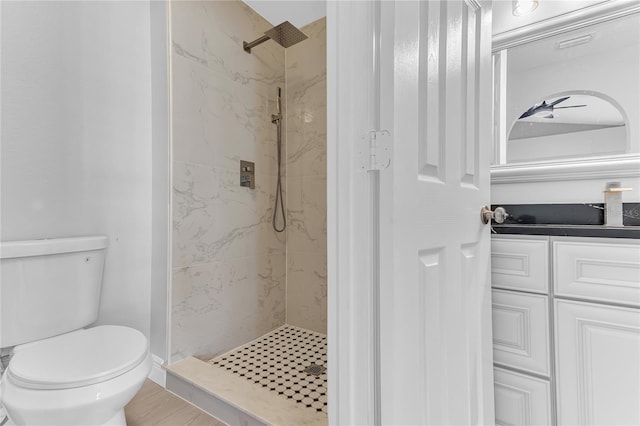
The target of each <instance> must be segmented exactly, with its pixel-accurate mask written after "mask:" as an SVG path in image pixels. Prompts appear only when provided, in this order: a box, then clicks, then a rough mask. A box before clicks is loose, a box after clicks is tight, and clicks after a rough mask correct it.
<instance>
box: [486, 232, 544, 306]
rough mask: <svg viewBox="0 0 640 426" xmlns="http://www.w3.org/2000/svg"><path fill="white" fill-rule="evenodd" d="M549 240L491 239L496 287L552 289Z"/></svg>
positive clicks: (492, 265)
mask: <svg viewBox="0 0 640 426" xmlns="http://www.w3.org/2000/svg"><path fill="white" fill-rule="evenodd" d="M548 271H549V241H548V239H547V238H546V237H545V239H516V238H508V239H507V238H497V237H494V238H493V239H492V240H491V285H492V286H493V287H496V288H506V289H511V290H527V291H532V292H535V293H548V292H549V272H548Z"/></svg>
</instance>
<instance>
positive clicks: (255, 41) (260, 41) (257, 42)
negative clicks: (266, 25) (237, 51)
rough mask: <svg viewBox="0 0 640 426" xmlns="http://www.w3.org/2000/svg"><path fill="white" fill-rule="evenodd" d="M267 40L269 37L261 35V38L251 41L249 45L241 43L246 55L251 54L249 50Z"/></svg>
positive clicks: (244, 42)
mask: <svg viewBox="0 0 640 426" xmlns="http://www.w3.org/2000/svg"><path fill="white" fill-rule="evenodd" d="M267 40H271V37H269V36H268V35H263V36H262V37H260V38H258V39H256V40H254V41H252V42H251V43H247V42H246V41H243V42H242V47H243V48H244V51H245V52H247V53H251V49H252V48H254V47H256V46H257V45H259V44H262V43H264V42H265V41H267Z"/></svg>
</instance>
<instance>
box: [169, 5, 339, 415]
mask: <svg viewBox="0 0 640 426" xmlns="http://www.w3.org/2000/svg"><path fill="white" fill-rule="evenodd" d="M284 20H286V19H283V21H284ZM170 21H171V25H170V28H171V34H170V36H171V43H170V45H171V51H170V62H171V75H170V79H171V100H172V105H171V121H172V126H171V128H172V134H171V137H172V150H173V152H172V191H173V193H172V202H171V209H172V215H173V226H172V259H171V278H172V282H171V287H172V291H171V332H170V341H171V345H170V346H171V348H170V350H171V359H170V360H169V362H168V366H167V372H168V374H167V387H168V388H169V389H170V390H172V391H174V392H176V393H178V394H179V395H181V396H183V397H184V398H186V399H188V400H190V401H191V402H193V403H195V404H196V405H199V406H200V407H201V408H203V409H205V410H206V411H209V412H210V413H211V414H213V415H214V416H216V417H218V418H220V419H221V420H223V421H225V422H227V423H229V424H239V423H242V422H245V423H246V422H248V423H250V424H260V423H271V424H299V423H305V424H306V423H308V424H326V422H327V417H326V412H327V407H326V376H327V374H326V368H327V367H328V366H327V363H326V327H327V325H326V323H327V283H326V280H327V266H326V258H327V256H326V248H327V243H326V216H327V213H326V23H325V19H324V18H322V19H320V20H317V21H314V22H311V23H309V24H306V25H302V26H300V27H299V28H296V27H294V26H293V24H296V23H295V22H294V23H293V24H291V23H283V24H280V25H277V26H275V27H274V25H273V24H272V23H269V22H267V21H266V20H265V19H264V18H262V17H261V16H260V15H259V14H258V13H256V12H255V11H253V10H252V9H251V8H250V7H249V6H248V5H246V4H245V3H243V2H241V1H226V2H219V1H204V2H195V1H194V2H190V1H185V2H172V3H171V7H170ZM280 22H281V21H280ZM296 25H297V24H296ZM262 34H265V35H264V36H262V37H260V36H261V35H262ZM256 37H260V38H258V40H256V42H255V43H254V42H251V40H254V38H256ZM260 40H262V41H260ZM247 41H249V42H247ZM258 41H260V42H259V43H258ZM274 41H276V42H274ZM246 45H250V47H249V50H250V52H247V51H246V50H245V47H247V46H246ZM285 52H286V54H285ZM229 141H233V143H231V142H229ZM241 159H250V160H251V161H250V162H245V161H244V160H241ZM239 163H240V166H239V165H238V164H239ZM256 164H257V165H258V166H257V167H256ZM238 167H240V176H239V175H238ZM248 188H251V190H247V189H248ZM282 348H289V349H290V350H289V351H283V350H281V349H282ZM252 356H253V357H254V358H255V361H254V360H253V359H252V358H251V357H252ZM225 360H226V361H225ZM230 360H231V361H230ZM248 360H251V363H252V364H251V366H250V367H251V368H247V367H248V366H249V361H248ZM236 361H237V362H236ZM221 385H222V386H221Z"/></svg>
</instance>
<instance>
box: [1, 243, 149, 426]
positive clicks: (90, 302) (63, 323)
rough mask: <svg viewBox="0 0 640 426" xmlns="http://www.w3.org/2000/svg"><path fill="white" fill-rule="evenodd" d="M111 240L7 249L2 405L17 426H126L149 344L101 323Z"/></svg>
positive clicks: (136, 333)
mask: <svg viewBox="0 0 640 426" xmlns="http://www.w3.org/2000/svg"><path fill="white" fill-rule="evenodd" d="M107 247H108V238H107V237H106V236H104V235H94V236H86V237H70V238H51V239H42V240H26V241H0V349H2V350H3V353H8V354H11V353H12V355H10V356H11V360H10V361H9V365H8V366H7V369H6V370H5V372H4V373H3V375H2V379H0V404H2V405H3V406H4V408H5V409H6V411H7V413H8V415H9V418H10V419H11V421H12V422H13V423H15V424H17V425H64V426H73V425H79V426H80V425H81V426H88V425H120V426H122V425H125V424H126V421H125V417H124V406H125V405H126V404H127V403H128V402H129V401H130V400H131V399H132V398H133V397H134V395H135V394H136V392H137V391H138V389H140V387H141V386H142V384H143V383H144V380H145V378H146V377H147V375H148V374H149V372H150V371H151V364H152V361H151V355H150V354H149V348H148V343H147V339H146V337H145V336H144V335H143V334H142V333H140V332H139V331H137V330H134V329H132V328H129V327H121V326H114V325H102V326H98V327H92V328H86V327H88V326H89V325H91V324H93V323H95V322H96V321H97V319H98V311H99V307H100V294H101V288H102V276H103V272H104V264H105V256H106V251H107Z"/></svg>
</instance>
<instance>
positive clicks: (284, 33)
mask: <svg viewBox="0 0 640 426" xmlns="http://www.w3.org/2000/svg"><path fill="white" fill-rule="evenodd" d="M307 38H308V37H307V36H306V35H305V34H304V33H303V32H302V31H300V30H299V29H297V28H296V27H294V26H293V25H291V23H290V22H289V21H284V22H283V23H282V24H280V25H276V26H275V27H273V28H271V29H270V30H267V31H265V32H264V35H263V36H262V37H260V38H259V39H257V40H254V41H252V42H251V43H247V42H246V41H243V42H242V47H244V51H245V52H247V53H251V49H252V48H254V47H256V46H257V45H259V44H261V43H264V42H265V41H267V40H269V39H271V40H273V41H275V42H276V43H278V44H279V45H280V46H282V47H284V48H287V47H289V46H293V45H294V44H296V43H300V42H301V41H302V40H306V39H307Z"/></svg>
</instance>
